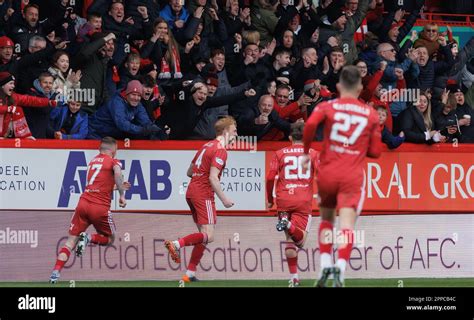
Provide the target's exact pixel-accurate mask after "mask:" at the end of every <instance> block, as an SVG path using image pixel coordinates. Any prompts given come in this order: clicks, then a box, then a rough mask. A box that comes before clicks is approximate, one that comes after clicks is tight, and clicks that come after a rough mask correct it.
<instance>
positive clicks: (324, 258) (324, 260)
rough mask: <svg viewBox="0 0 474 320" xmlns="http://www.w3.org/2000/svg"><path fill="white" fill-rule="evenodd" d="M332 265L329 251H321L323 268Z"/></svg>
mask: <svg viewBox="0 0 474 320" xmlns="http://www.w3.org/2000/svg"><path fill="white" fill-rule="evenodd" d="M331 266H332V259H331V255H330V254H329V253H321V270H322V269H324V268H330V267H331Z"/></svg>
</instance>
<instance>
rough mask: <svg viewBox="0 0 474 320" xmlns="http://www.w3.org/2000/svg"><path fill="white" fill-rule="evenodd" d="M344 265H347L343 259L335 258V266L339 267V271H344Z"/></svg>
mask: <svg viewBox="0 0 474 320" xmlns="http://www.w3.org/2000/svg"><path fill="white" fill-rule="evenodd" d="M346 265H347V262H346V260H344V259H337V263H336V266H337V267H339V269H341V272H342V273H344V272H346Z"/></svg>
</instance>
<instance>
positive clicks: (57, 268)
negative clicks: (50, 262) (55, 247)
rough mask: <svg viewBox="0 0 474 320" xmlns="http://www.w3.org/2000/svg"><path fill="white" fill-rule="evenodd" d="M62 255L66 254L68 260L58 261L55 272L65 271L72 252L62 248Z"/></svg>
mask: <svg viewBox="0 0 474 320" xmlns="http://www.w3.org/2000/svg"><path fill="white" fill-rule="evenodd" d="M61 253H65V254H66V260H64V261H62V260H59V259H57V260H56V264H55V265H54V270H58V271H61V270H62V269H63V267H64V264H66V262H67V261H68V259H69V256H70V255H71V250H69V248H68V247H62V249H61V251H59V254H61ZM58 256H59V255H58Z"/></svg>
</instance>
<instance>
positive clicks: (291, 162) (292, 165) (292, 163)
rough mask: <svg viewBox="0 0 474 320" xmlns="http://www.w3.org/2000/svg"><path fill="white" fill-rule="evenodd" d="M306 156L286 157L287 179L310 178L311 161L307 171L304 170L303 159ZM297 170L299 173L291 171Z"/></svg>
mask: <svg viewBox="0 0 474 320" xmlns="http://www.w3.org/2000/svg"><path fill="white" fill-rule="evenodd" d="M303 157H304V156H299V157H297V156H288V157H285V179H286V180H296V179H309V176H310V174H311V162H310V163H309V166H308V169H307V170H306V172H303V165H302V160H303ZM294 170H297V173H291V172H290V171H294Z"/></svg>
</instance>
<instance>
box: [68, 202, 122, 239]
mask: <svg viewBox="0 0 474 320" xmlns="http://www.w3.org/2000/svg"><path fill="white" fill-rule="evenodd" d="M91 224H92V225H93V226H94V228H95V229H96V230H97V232H98V233H100V234H103V235H104V236H108V237H110V236H111V235H113V234H115V224H114V221H113V219H112V215H111V213H110V206H109V205H102V206H101V205H98V204H95V203H91V202H89V201H87V200H83V199H81V200H79V203H78V205H77V207H76V211H75V212H74V215H73V216H72V219H71V226H70V228H69V234H70V235H72V236H78V235H79V234H80V233H81V232H84V231H86V230H87V228H88V227H89V226H90V225H91Z"/></svg>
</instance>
